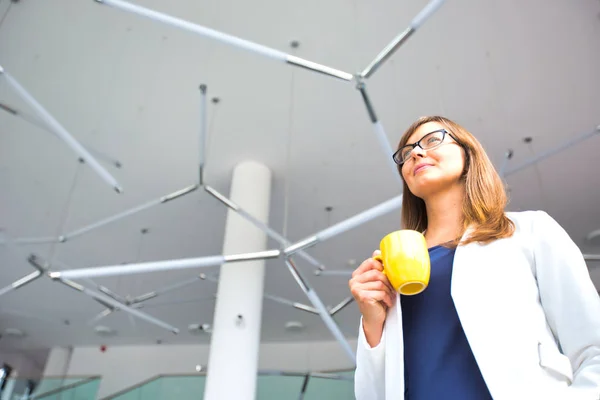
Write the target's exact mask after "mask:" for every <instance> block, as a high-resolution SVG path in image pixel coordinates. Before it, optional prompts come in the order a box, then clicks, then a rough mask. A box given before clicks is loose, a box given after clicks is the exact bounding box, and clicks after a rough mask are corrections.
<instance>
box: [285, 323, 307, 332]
mask: <svg viewBox="0 0 600 400" xmlns="http://www.w3.org/2000/svg"><path fill="white" fill-rule="evenodd" d="M285 330H286V331H288V332H300V331H303V330H304V324H303V323H302V322H300V321H288V322H286V323H285Z"/></svg>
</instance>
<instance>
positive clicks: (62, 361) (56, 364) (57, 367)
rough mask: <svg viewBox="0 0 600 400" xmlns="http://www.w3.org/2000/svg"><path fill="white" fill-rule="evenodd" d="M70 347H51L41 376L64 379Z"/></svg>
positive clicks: (69, 357)
mask: <svg viewBox="0 0 600 400" xmlns="http://www.w3.org/2000/svg"><path fill="white" fill-rule="evenodd" d="M72 354H73V348H72V347H53V348H52V350H50V354H48V358H47V359H46V366H45V367H44V372H43V375H42V376H45V377H46V376H49V377H55V378H57V377H65V376H66V375H67V371H68V370H69V364H70V363H71V355H72Z"/></svg>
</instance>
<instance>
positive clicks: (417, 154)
mask: <svg viewBox="0 0 600 400" xmlns="http://www.w3.org/2000/svg"><path fill="white" fill-rule="evenodd" d="M410 155H411V156H412V157H413V158H415V159H417V158H423V157H425V150H423V149H422V148H420V147H419V146H416V147H415V148H414V149H413V151H411V152H410Z"/></svg>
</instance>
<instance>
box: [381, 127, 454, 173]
mask: <svg viewBox="0 0 600 400" xmlns="http://www.w3.org/2000/svg"><path fill="white" fill-rule="evenodd" d="M446 134H448V136H450V137H451V138H452V139H454V140H455V141H456V143H458V140H456V138H455V137H454V136H452V134H451V133H450V132H448V131H447V130H445V129H438V130H436V131H433V132H429V133H428V134H427V135H425V136H423V137H422V138H421V139H420V140H419V141H418V142H416V143H413V144H407V145H406V146H402V147H401V148H400V149H398V151H396V152H395V153H394V155H393V156H392V157H393V158H394V162H395V163H396V164H398V165H402V164H404V163H405V162H406V161H408V159H409V158H410V156H411V154H412V152H413V150H414V149H415V147H417V146H418V147H420V148H421V149H423V150H433V149H435V148H436V147H438V146H440V145H441V144H442V142H443V141H444V138H445V137H446ZM459 144H460V143H459Z"/></svg>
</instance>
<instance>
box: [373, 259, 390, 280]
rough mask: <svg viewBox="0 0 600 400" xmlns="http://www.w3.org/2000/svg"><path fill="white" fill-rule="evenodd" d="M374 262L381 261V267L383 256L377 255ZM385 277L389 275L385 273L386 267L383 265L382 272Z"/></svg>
mask: <svg viewBox="0 0 600 400" xmlns="http://www.w3.org/2000/svg"><path fill="white" fill-rule="evenodd" d="M373 260H375V261H379V262H380V263H381V265H383V258H381V254H377V255H376V256H374V257H373ZM381 272H382V273H383V274H384V275H385V276H387V274H386V273H385V265H383V271H381Z"/></svg>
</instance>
